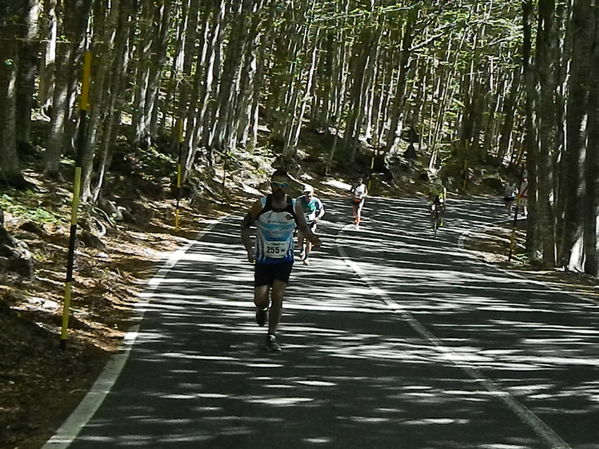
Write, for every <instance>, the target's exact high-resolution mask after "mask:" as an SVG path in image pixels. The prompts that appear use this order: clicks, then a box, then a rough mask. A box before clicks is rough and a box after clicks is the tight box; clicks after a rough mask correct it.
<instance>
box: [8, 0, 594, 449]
mask: <svg viewBox="0 0 599 449" xmlns="http://www.w3.org/2000/svg"><path fill="white" fill-rule="evenodd" d="M598 43H599V0H521V1H513V0H484V1H481V0H410V1H407V0H318V1H317V0H304V1H299V0H0V299H1V300H0V329H1V330H2V334H3V336H4V338H3V341H2V343H1V344H0V352H1V353H2V355H3V357H2V360H0V378H2V379H9V381H8V382H3V384H2V388H0V411H2V413H0V424H1V425H0V447H2V444H3V442H5V444H6V446H5V447H7V448H8V447H10V448H13V447H15V446H16V445H17V444H20V443H19V442H21V441H24V440H26V439H28V438H32V435H34V434H36V435H37V436H36V438H37V440H36V441H37V442H38V443H39V442H40V441H42V440H44V438H47V437H48V435H49V434H51V433H52V431H53V430H54V429H55V427H56V425H58V424H59V422H60V420H61V418H62V417H64V416H65V414H66V413H67V412H69V411H70V410H72V409H73V408H74V407H75V406H76V404H77V403H78V400H79V399H80V398H81V395H82V392H84V391H86V389H88V388H89V387H90V385H91V383H92V382H93V381H94V379H95V378H96V376H97V374H98V373H99V372H100V370H101V369H102V366H103V365H104V362H105V361H106V360H107V357H108V353H109V352H110V351H115V348H116V346H118V344H120V338H122V336H123V331H124V329H126V327H127V325H128V324H130V323H129V321H128V319H129V315H130V313H129V312H130V310H131V308H132V305H131V301H130V298H131V297H133V296H134V295H135V293H134V292H133V291H134V290H135V289H136V288H138V287H137V286H136V281H137V280H139V278H147V277H148V273H149V271H148V270H150V267H154V265H153V263H154V262H155V261H156V260H158V258H159V257H158V256H157V254H158V253H159V251H168V250H174V249H176V248H177V247H178V246H180V245H181V244H182V242H183V237H182V236H187V235H190V236H191V235H195V234H194V233H195V232H197V224H198V223H197V222H198V221H200V219H206V220H207V219H208V218H211V215H216V214H217V213H218V212H219V211H218V210H217V209H218V207H221V206H222V207H221V208H226V207H227V206H228V207H229V208H230V207H231V204H232V201H233V200H232V199H231V197H230V196H229V194H228V192H227V189H228V188H230V187H231V186H236V187H239V191H240V192H241V193H242V194H243V193H248V192H250V193H251V194H255V193H256V192H258V193H260V192H259V190H261V191H264V189H265V186H266V185H267V184H266V183H265V181H266V180H267V179H268V176H269V173H270V172H271V171H272V170H273V169H274V168H284V169H286V170H287V171H288V172H289V173H291V174H292V175H294V177H296V179H301V175H302V171H306V170H311V171H312V172H311V174H312V175H314V176H316V175H317V176H320V177H323V178H324V177H327V176H336V177H337V178H339V179H342V180H344V181H348V180H351V179H352V178H353V177H355V176H356V175H358V174H359V175H363V176H365V177H366V178H367V179H368V182H369V185H370V184H372V191H373V192H374V193H375V194H379V193H380V194H381V195H383V194H384V195H392V196H400V195H407V194H414V193H415V191H414V190H412V191H410V190H409V189H407V188H406V186H407V185H410V183H411V185H416V186H417V187H416V190H418V189H420V187H421V186H419V185H418V183H421V182H423V181H422V175H423V174H426V173H427V172H429V173H430V172H437V173H439V175H440V177H441V178H442V180H443V182H444V184H445V185H446V187H447V188H448V190H449V191H450V192H451V195H452V203H453V204H456V205H457V206H456V207H459V204H460V203H459V199H460V197H466V196H468V195H473V194H480V193H481V190H480V189H479V188H478V186H480V185H481V184H485V183H486V186H487V190H486V193H487V194H492V195H493V197H492V199H491V200H490V201H497V199H498V197H499V196H500V195H501V194H502V193H503V187H502V185H503V184H505V183H507V182H516V183H517V182H522V180H523V178H525V177H526V179H527V182H528V214H527V216H526V220H525V221H522V223H525V224H524V226H525V227H526V235H525V239H526V241H525V254H524V256H523V257H525V258H526V259H527V261H528V262H529V263H530V265H532V266H535V267H541V268H545V269H554V268H559V269H565V270H566V271H570V272H576V273H585V274H588V275H590V277H591V278H593V280H594V279H595V278H596V277H597V275H598V274H599V248H598V242H597V232H598V229H597V217H598V216H599V186H598V183H599V148H598V145H599V73H598V71H599V46H598V45H597V44H598ZM308 146H311V147H312V148H310V149H309V148H308ZM234 177H235V178H236V179H241V180H242V182H238V183H236V184H233V178H234ZM75 192H76V193H77V195H76V197H77V199H78V200H79V199H80V203H77V204H75V201H73V206H74V207H75V210H76V206H78V207H79V209H80V211H81V217H80V221H79V225H80V228H81V229H80V231H82V232H80V235H79V237H78V238H79V239H80V241H83V243H84V245H83V247H78V253H77V257H78V260H77V262H76V265H75V267H74V268H75V270H76V273H75V276H76V277H77V279H78V283H77V284H76V285H75V287H74V289H75V291H76V293H77V294H78V298H74V300H75V306H76V308H77V310H76V312H77V313H74V314H73V317H72V324H73V326H72V328H73V329H72V332H73V334H74V335H76V336H77V338H73V341H72V342H70V343H69V345H70V346H69V349H70V351H60V350H58V349H57V348H56V345H54V343H52V344H50V343H48V342H50V341H52V342H54V341H55V336H56V333H57V329H58V328H59V325H60V317H59V313H60V312H59V309H60V307H59V306H60V304H61V302H60V299H58V298H57V295H58V296H59V293H58V292H59V291H60V292H62V289H63V287H64V283H63V280H64V273H63V271H64V266H65V264H66V261H65V257H64V256H65V253H66V250H65V248H66V247H67V246H68V245H69V243H71V244H72V243H73V241H72V240H71V242H69V235H68V232H69V221H71V225H72V224H73V221H75V223H76V220H73V216H71V217H69V215H70V214H71V213H72V212H71V209H70V207H69V206H70V205H71V204H70V202H71V195H72V196H73V197H75V195H74V193H75ZM142 196H145V197H147V198H150V197H151V198H153V199H155V200H156V202H155V203H154V204H158V205H159V208H157V209H156V210H153V209H151V208H150V207H148V206H147V205H144V204H143V202H142V201H139V198H141V197H142ZM240 196H241V195H240ZM246 196H247V195H246ZM250 196H251V195H250ZM198 198H199V199H200V201H199V202H197V200H198ZM489 198H491V196H490V197H489ZM206 199H209V200H210V201H205V200H206ZM179 200H181V203H182V204H183V203H184V204H185V205H186V207H187V217H186V218H187V223H186V224H185V226H186V232H188V234H183V233H179V234H177V233H176V232H174V231H175V229H176V228H175V227H173V226H170V225H169V226H170V227H168V228H166V227H165V229H166V231H165V230H164V229H162V230H160V232H154V231H156V229H154V227H155V226H154V224H153V221H152V218H153V217H155V215H156V214H159V215H160V218H161V219H162V220H163V223H166V222H169V223H172V215H173V210H174V208H173V205H174V204H175V203H176V204H177V206H179ZM244 200H247V198H244ZM217 206H218V207H217ZM74 217H75V218H77V216H76V214H75V215H74ZM90 217H91V218H90ZM177 217H178V216H177ZM69 218H70V219H71V220H69ZM119 220H123V221H128V222H129V223H132V224H133V225H135V226H136V227H132V228H131V229H128V233H126V232H123V231H122V229H123V228H122V227H120V226H121V225H120V224H118V223H117V222H119V223H120V221H119ZM194 220H197V221H195V222H194ZM15 223H16V225H15ZM40 223H42V224H40ZM90 223H91V224H92V225H90ZM17 225H18V226H17ZM94 225H95V226H101V227H103V228H104V229H103V233H104V234H105V235H106V239H105V241H104V242H102V241H101V240H99V239H97V238H95V237H94V234H93V233H90V232H87V231H89V229H90V226H92V227H93V226H94ZM17 227H18V229H17ZM119 227H120V228H119ZM72 228H73V226H71V230H72ZM49 229H50V230H49ZM150 231H152V232H154V233H153V234H152V233H151V232H150ZM171 231H172V232H171ZM119 232H120V233H119ZM12 234H16V235H17V236H18V237H20V236H21V235H24V236H26V237H27V238H28V239H29V240H28V241H29V242H30V243H31V242H32V243H33V245H31V244H30V247H29V249H27V247H26V245H25V244H23V242H19V240H18V239H17V238H15V237H14V236H13V235H12ZM167 234H168V235H167ZM71 235H73V234H71ZM190 238H191V237H190ZM140 248H142V249H141V250H139V249H140ZM138 250H139V253H136V251H138ZM32 253H33V255H32ZM117 253H118V254H117ZM126 256H130V257H129V258H127V257H126ZM134 256H135V257H136V259H135V260H136V262H135V263H133V262H132V260H134ZM32 260H33V261H34V263H35V264H37V265H38V266H39V267H41V269H40V268H39V267H37V268H34V267H33V266H32ZM140 261H141V262H140ZM56 267H58V268H56ZM70 268H71V269H72V268H73V266H72V265H71V267H70ZM135 270H136V271H135ZM133 271H135V273H134V275H132V274H131V273H133ZM34 274H35V275H34ZM27 282H29V284H27ZM114 290H117V294H115V293H114ZM31 291H33V292H34V294H30V293H31ZM44 295H45V296H44ZM48 298H50V299H48ZM19 301H21V302H22V303H28V307H29V308H26V307H21V308H19V307H14V306H15V304H18V303H19ZM90 341H91V342H92V343H93V344H89V342H90ZM65 391H67V392H68V393H66V394H65V393H64V392H65ZM61 393H62V396H59V394H61ZM5 411H6V413H4V412H5ZM44 441H45V440H44ZM19 447H25V446H21V445H20V446H19ZM28 447H29V446H28ZM31 447H34V446H31ZM38 447H39V446H38Z"/></svg>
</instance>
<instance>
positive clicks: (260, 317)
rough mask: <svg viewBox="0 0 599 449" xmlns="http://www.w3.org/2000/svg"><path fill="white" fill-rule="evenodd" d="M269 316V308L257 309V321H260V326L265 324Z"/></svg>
mask: <svg viewBox="0 0 599 449" xmlns="http://www.w3.org/2000/svg"><path fill="white" fill-rule="evenodd" d="M267 318H268V309H257V310H256V323H258V326H264V324H265V323H266V319H267Z"/></svg>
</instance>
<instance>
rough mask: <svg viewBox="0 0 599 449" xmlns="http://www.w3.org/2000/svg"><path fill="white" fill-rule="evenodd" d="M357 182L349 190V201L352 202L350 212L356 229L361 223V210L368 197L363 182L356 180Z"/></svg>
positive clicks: (359, 179)
mask: <svg viewBox="0 0 599 449" xmlns="http://www.w3.org/2000/svg"><path fill="white" fill-rule="evenodd" d="M357 181H358V182H357V183H356V184H354V185H353V186H352V188H351V189H350V193H351V200H352V212H353V217H354V224H355V225H356V229H359V228H360V222H361V221H362V208H363V207H364V200H365V198H366V196H367V195H368V189H367V188H366V184H364V180H363V179H362V178H358V180H357Z"/></svg>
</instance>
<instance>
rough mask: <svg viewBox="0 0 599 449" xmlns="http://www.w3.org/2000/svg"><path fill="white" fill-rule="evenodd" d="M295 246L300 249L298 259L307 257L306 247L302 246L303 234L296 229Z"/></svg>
mask: <svg viewBox="0 0 599 449" xmlns="http://www.w3.org/2000/svg"><path fill="white" fill-rule="evenodd" d="M297 246H298V248H299V250H300V259H304V258H305V257H307V254H308V253H307V252H306V248H304V234H303V233H302V231H300V230H299V229H298V231H297Z"/></svg>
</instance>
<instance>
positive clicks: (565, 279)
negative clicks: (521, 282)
mask: <svg viewBox="0 0 599 449" xmlns="http://www.w3.org/2000/svg"><path fill="white" fill-rule="evenodd" d="M524 229H525V222H520V223H519V225H518V227H517V228H514V227H513V225H512V224H511V223H507V222H506V223H505V225H504V226H495V227H492V228H488V229H484V230H480V231H478V232H477V231H476V230H475V231H474V232H472V233H470V234H469V236H468V238H467V239H465V241H464V248H465V249H467V250H469V251H471V252H473V253H474V254H476V255H477V256H479V257H481V258H482V259H483V260H484V261H485V262H487V263H491V264H495V265H497V266H499V267H501V268H503V269H507V270H510V271H513V272H514V273H517V274H518V275H520V276H522V277H525V278H528V279H533V280H535V281H542V282H547V283H549V284H551V285H552V286H554V287H555V288H558V289H560V290H562V291H564V292H572V293H575V294H580V295H583V296H585V297H587V298H591V299H593V300H595V301H598V302H599V286H598V281H597V278H595V277H592V276H588V275H585V274H582V273H576V272H568V271H565V270H564V269H543V268H539V267H537V266H532V265H531V264H530V263H529V261H528V259H527V257H526V256H525V239H526V233H525V230H524Z"/></svg>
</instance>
